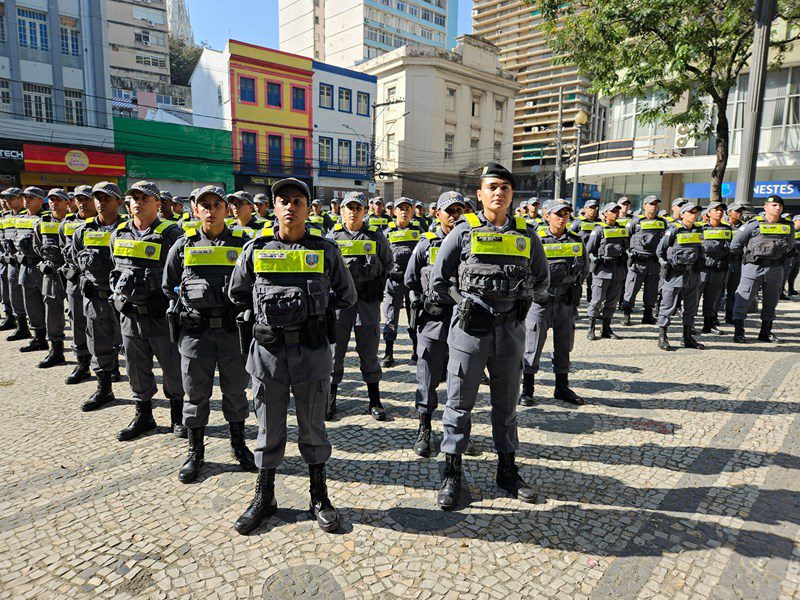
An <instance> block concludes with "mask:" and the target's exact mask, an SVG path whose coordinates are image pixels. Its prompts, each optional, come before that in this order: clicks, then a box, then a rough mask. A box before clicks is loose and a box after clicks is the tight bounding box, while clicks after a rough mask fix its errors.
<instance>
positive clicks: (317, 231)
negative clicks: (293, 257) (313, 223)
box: [308, 227, 322, 237]
mask: <svg viewBox="0 0 800 600" xmlns="http://www.w3.org/2000/svg"><path fill="white" fill-rule="evenodd" d="M308 235H313V236H314V237H322V230H321V229H317V228H316V227H309V228H308Z"/></svg>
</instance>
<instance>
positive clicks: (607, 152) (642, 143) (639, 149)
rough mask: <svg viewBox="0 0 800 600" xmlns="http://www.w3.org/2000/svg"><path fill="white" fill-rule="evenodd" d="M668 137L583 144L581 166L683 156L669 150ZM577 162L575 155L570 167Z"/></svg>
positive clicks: (571, 157) (660, 136) (673, 150)
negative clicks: (666, 141)
mask: <svg viewBox="0 0 800 600" xmlns="http://www.w3.org/2000/svg"><path fill="white" fill-rule="evenodd" d="M666 137H667V136H664V135H656V136H649V137H641V138H636V139H620V140H603V141H602V142H593V143H591V144H581V164H585V163H590V162H604V161H611V160H634V159H636V160H642V159H648V158H673V157H678V156H683V155H682V154H681V152H680V150H676V149H674V148H668V147H667V146H666V145H665V143H664V141H665V140H666ZM574 162H575V154H574V153H572V155H571V156H570V159H569V164H570V166H573V164H574Z"/></svg>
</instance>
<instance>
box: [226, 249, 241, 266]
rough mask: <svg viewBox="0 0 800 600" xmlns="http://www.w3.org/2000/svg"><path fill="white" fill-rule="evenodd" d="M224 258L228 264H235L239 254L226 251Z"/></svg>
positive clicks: (233, 251) (234, 251)
mask: <svg viewBox="0 0 800 600" xmlns="http://www.w3.org/2000/svg"><path fill="white" fill-rule="evenodd" d="M225 258H227V259H228V262H229V263H235V262H236V259H237V258H239V253H238V252H236V250H228V252H227V253H226V254H225Z"/></svg>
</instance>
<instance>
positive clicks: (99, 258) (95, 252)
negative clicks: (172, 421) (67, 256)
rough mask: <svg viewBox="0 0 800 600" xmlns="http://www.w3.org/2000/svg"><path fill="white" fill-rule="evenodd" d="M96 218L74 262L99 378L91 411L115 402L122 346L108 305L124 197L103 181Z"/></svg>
mask: <svg viewBox="0 0 800 600" xmlns="http://www.w3.org/2000/svg"><path fill="white" fill-rule="evenodd" d="M92 197H93V198H94V203H95V208H96V210H97V217H96V218H91V219H88V220H87V221H86V222H85V223H83V224H81V225H80V226H79V227H78V228H77V229H76V230H75V233H74V234H73V238H72V246H71V248H72V262H73V263H74V264H75V265H76V266H77V267H78V269H79V271H80V289H81V293H82V295H83V312H84V314H85V315H86V343H87V345H88V347H89V352H90V353H91V355H92V360H91V366H92V369H93V370H94V373H95V375H96V377H97V389H96V390H95V392H94V394H92V396H91V397H90V398H89V399H88V400H87V401H86V402H84V403H83V405H82V406H81V410H83V411H90V410H94V409H96V408H100V407H101V406H102V405H103V404H106V403H107V402H111V401H113V400H114V392H113V391H112V389H111V382H112V380H113V376H114V371H115V370H116V369H117V355H118V352H119V346H120V345H121V344H122V337H121V334H120V328H119V320H118V316H117V314H116V311H115V310H114V307H113V306H111V304H109V299H110V298H111V287H110V284H109V277H110V275H111V269H112V267H113V264H112V262H111V247H110V245H109V243H110V240H111V232H112V231H114V230H115V229H116V228H117V227H118V226H119V225H120V223H121V222H122V219H121V218H120V214H119V208H120V206H121V205H122V193H121V192H120V190H119V188H118V187H117V186H116V184H114V183H110V182H108V181H101V182H100V183H97V184H95V186H94V187H93V188H92Z"/></svg>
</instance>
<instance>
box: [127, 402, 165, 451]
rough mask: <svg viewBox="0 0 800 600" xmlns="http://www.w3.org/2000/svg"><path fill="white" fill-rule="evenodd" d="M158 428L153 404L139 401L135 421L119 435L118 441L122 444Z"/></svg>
mask: <svg viewBox="0 0 800 600" xmlns="http://www.w3.org/2000/svg"><path fill="white" fill-rule="evenodd" d="M156 427H157V425H156V420H155V419H154V418H153V402H152V401H150V400H148V401H146V402H145V401H144V400H139V401H137V402H136V414H135V415H134V417H133V420H132V421H131V422H130V424H129V425H128V426H127V427H126V428H125V429H123V430H122V431H120V432H119V433H118V434H117V439H118V440H119V441H120V442H128V441H130V440H133V439H136V438H137V437H139V436H140V435H142V434H143V433H146V432H148V431H150V430H151V429H155V428H156Z"/></svg>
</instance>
